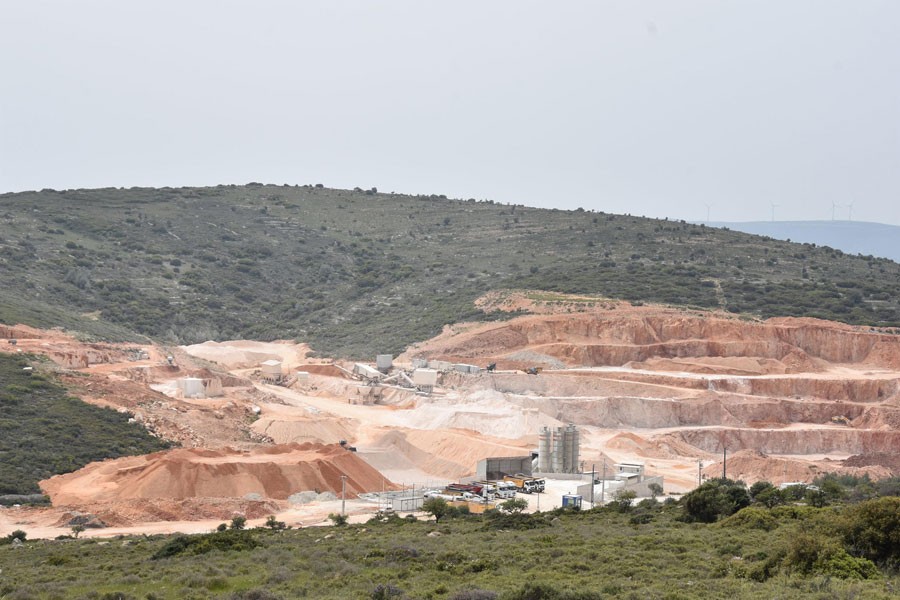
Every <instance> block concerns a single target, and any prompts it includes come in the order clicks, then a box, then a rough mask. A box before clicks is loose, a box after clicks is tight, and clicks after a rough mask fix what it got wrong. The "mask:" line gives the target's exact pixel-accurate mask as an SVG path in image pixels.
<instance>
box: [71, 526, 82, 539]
mask: <svg viewBox="0 0 900 600" xmlns="http://www.w3.org/2000/svg"><path fill="white" fill-rule="evenodd" d="M82 531H84V525H72V535H73V536H74V537H75V539H78V535H79V534H80V533H81V532H82Z"/></svg>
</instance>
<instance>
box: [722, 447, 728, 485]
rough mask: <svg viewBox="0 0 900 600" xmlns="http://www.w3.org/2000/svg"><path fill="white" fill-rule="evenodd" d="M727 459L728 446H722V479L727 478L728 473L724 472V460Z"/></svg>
mask: <svg viewBox="0 0 900 600" xmlns="http://www.w3.org/2000/svg"><path fill="white" fill-rule="evenodd" d="M726 460H728V447H727V446H722V479H728V475H727V473H726V472H725V461H726Z"/></svg>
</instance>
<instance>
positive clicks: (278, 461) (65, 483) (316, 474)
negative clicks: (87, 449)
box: [40, 443, 393, 506]
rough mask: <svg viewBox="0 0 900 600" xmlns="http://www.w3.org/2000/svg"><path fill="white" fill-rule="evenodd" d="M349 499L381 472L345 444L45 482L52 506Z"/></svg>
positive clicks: (173, 453)
mask: <svg viewBox="0 0 900 600" xmlns="http://www.w3.org/2000/svg"><path fill="white" fill-rule="evenodd" d="M342 476H346V490H347V495H348V497H355V496H356V495H357V494H360V493H363V492H367V491H373V490H380V489H382V486H383V485H384V487H385V488H387V489H393V484H392V483H391V482H386V483H385V482H383V478H382V476H381V474H380V473H378V471H376V470H375V469H373V468H372V467H370V466H369V465H368V464H366V463H365V462H364V461H363V460H362V459H360V458H359V457H358V456H356V455H355V454H354V453H352V452H350V451H348V450H345V449H344V448H342V447H341V446H339V445H337V444H335V445H325V444H313V443H307V444H286V445H280V446H269V447H260V448H256V449H254V450H252V451H246V452H240V451H235V450H200V449H179V450H170V451H166V452H157V453H155V454H149V455H145V456H136V457H127V458H120V459H116V460H108V461H103V462H96V463H91V464H89V465H88V466H86V467H84V468H83V469H80V470H78V471H75V472H74V473H69V474H66V475H57V476H55V477H51V478H50V479H47V480H44V481H42V482H41V484H40V485H41V488H42V489H43V490H44V492H45V493H46V494H48V495H49V496H50V498H51V500H52V501H53V504H54V505H64V506H79V505H91V506H95V505H97V504H98V503H105V502H122V501H130V500H154V499H168V500H185V499H189V498H244V497H246V496H248V495H251V494H254V495H258V496H259V498H261V499H263V500H267V499H275V500H286V499H287V498H288V497H289V496H290V495H291V494H294V493H296V492H300V491H306V490H317V491H320V492H321V491H331V492H335V493H340V491H341V484H342Z"/></svg>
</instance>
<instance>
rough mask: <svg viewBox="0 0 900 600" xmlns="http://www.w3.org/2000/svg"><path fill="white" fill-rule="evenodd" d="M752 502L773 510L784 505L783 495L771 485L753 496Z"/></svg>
mask: <svg viewBox="0 0 900 600" xmlns="http://www.w3.org/2000/svg"><path fill="white" fill-rule="evenodd" d="M754 485H756V484H754ZM753 500H754V501H756V502H758V503H759V504H762V505H764V506H765V507H766V508H774V507H776V506H779V505H781V504H784V503H785V501H786V499H785V495H784V493H783V492H782V491H781V490H779V489H778V488H777V487H775V486H773V485H770V486H769V487H767V488H766V489H764V490H762V491H761V492H757V493H756V495H755V496H753Z"/></svg>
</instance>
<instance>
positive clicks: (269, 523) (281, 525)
mask: <svg viewBox="0 0 900 600" xmlns="http://www.w3.org/2000/svg"><path fill="white" fill-rule="evenodd" d="M266 527H268V528H269V529H271V530H272V531H281V530H282V529H287V525H286V524H285V522H284V521H278V520H277V519H275V515H269V518H268V519H266Z"/></svg>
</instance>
